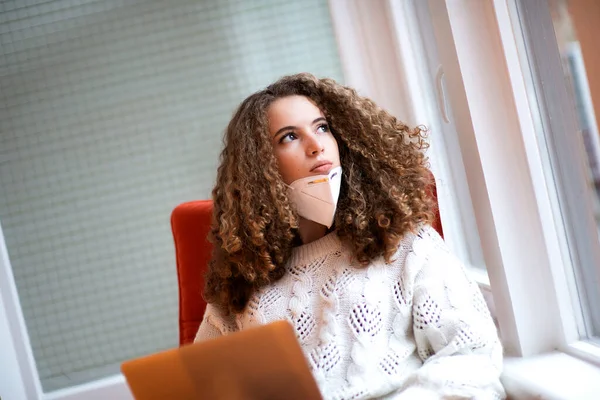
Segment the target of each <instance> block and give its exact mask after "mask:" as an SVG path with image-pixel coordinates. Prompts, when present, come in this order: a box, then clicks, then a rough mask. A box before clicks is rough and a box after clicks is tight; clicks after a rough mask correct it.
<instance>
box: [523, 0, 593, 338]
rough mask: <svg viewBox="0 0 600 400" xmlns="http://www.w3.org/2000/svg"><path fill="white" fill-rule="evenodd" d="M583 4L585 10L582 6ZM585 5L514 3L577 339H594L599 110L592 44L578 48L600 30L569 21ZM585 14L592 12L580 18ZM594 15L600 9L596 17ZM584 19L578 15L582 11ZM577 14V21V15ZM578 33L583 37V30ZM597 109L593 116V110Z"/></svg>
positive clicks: (564, 0) (563, 0) (549, 0)
mask: <svg viewBox="0 0 600 400" xmlns="http://www.w3.org/2000/svg"><path fill="white" fill-rule="evenodd" d="M584 3H585V4H584ZM589 4H591V2H585V1H580V0H544V1H527V0H520V1H518V12H519V18H520V20H521V24H522V27H523V31H524V34H525V48H526V53H527V54H526V56H527V59H528V65H529V69H530V70H529V72H530V73H531V76H532V82H533V87H532V89H531V92H532V93H531V95H532V96H533V98H534V99H535V101H533V102H532V104H535V105H536V106H537V107H536V108H537V111H538V112H539V120H540V127H539V128H540V129H539V132H538V135H539V138H538V139H539V143H540V144H541V146H542V149H544V151H547V153H548V158H547V168H546V172H547V181H548V182H549V187H556V188H557V190H558V195H557V203H558V207H557V212H556V219H557V221H560V224H559V226H564V230H565V232H564V238H565V244H566V246H565V253H566V262H565V264H566V265H567V266H568V268H569V271H568V272H569V273H571V276H572V277H573V281H574V285H573V286H574V287H573V292H574V293H573V296H574V299H575V300H576V301H575V303H576V304H579V305H580V306H581V307H580V309H578V310H576V311H577V312H580V314H581V316H582V321H581V322H582V326H581V334H582V336H583V337H592V336H598V335H600V240H599V229H600V136H599V132H598V125H597V112H595V110H598V107H599V106H600V89H599V86H598V85H597V84H596V86H594V85H591V84H590V83H591V82H592V81H594V82H598V83H600V81H598V76H597V75H595V74H594V75H592V74H590V71H600V58H598V57H597V56H596V54H597V43H593V44H592V45H591V46H590V43H589V42H588V41H581V40H580V39H579V36H578V31H579V32H580V33H583V34H584V35H589V31H588V30H589V29H592V30H595V31H596V33H594V35H596V38H598V37H600V24H599V23H598V21H596V23H595V24H591V25H590V24H587V25H586V21H582V20H579V21H577V20H576V19H574V18H573V17H574V14H573V12H579V13H580V11H581V10H582V7H585V6H586V5H589ZM587 11H591V10H587ZM596 11H597V12H598V13H599V14H597V15H600V7H597V10H596ZM584 12H585V11H584ZM580 14H581V13H580ZM582 29H584V30H582ZM594 104H596V108H594Z"/></svg>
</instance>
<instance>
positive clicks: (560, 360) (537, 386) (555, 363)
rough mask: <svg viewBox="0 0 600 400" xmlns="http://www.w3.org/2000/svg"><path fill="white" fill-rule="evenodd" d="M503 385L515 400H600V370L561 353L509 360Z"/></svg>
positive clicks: (505, 366) (505, 368) (505, 362)
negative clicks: (599, 399)
mask: <svg viewBox="0 0 600 400" xmlns="http://www.w3.org/2000/svg"><path fill="white" fill-rule="evenodd" d="M502 383H503V384H504V387H505V388H506V392H507V393H508V395H509V399H511V400H520V399H544V400H546V399H548V400H559V399H560V400H567V399H578V400H585V399H590V400H591V399H598V398H600V368H599V367H597V366H595V365H592V364H589V363H587V362H585V361H582V360H580V359H578V358H575V357H572V356H570V355H568V354H565V353H560V352H553V353H549V354H543V355H538V356H533V357H527V358H507V359H506V360H505V361H504V373H503V374H502Z"/></svg>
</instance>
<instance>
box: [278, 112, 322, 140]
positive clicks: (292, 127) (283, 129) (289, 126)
mask: <svg viewBox="0 0 600 400" xmlns="http://www.w3.org/2000/svg"><path fill="white" fill-rule="evenodd" d="M321 121H323V122H327V120H326V119H325V117H319V118H317V119H315V120H314V121H313V122H312V123H311V125H314V124H316V123H317V122H321ZM294 129H297V128H296V127H295V126H292V125H288V126H284V127H283V128H280V129H279V130H278V131H277V132H275V134H274V135H273V139H274V138H276V137H277V136H279V135H280V134H281V133H283V132H284V131H293V130H294Z"/></svg>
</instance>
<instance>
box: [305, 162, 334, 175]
mask: <svg viewBox="0 0 600 400" xmlns="http://www.w3.org/2000/svg"><path fill="white" fill-rule="evenodd" d="M332 165H333V164H332V163H324V164H320V165H319V166H317V167H315V168H313V169H312V170H310V172H317V173H319V174H326V173H328V172H329V171H330V170H331V166H332Z"/></svg>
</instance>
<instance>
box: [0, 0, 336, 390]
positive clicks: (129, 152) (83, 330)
mask: <svg viewBox="0 0 600 400" xmlns="http://www.w3.org/2000/svg"><path fill="white" fill-rule="evenodd" d="M0 24H1V25H0V46H1V52H0V93H1V94H0V188H1V189H0V220H1V221H2V228H3V230H4V235H5V240H6V246H7V248H8V251H9V256H10V261H11V264H12V267H13V272H14V276H15V281H16V285H17V288H18V292H19V297H20V300H21V305H22V309H23V313H24V316H25V320H26V324H27V328H28V331H29V335H30V339H31V345H32V348H33V353H34V357H35V360H36V363H37V366H38V371H39V374H40V379H41V382H42V386H43V389H44V391H51V390H54V389H58V388H62V387H66V386H71V385H74V384H77V383H81V382H84V381H89V380H94V379H96V378H98V377H102V376H108V375H112V374H115V373H117V372H118V371H119V366H120V363H121V362H122V361H123V360H125V359H129V358H132V357H136V356H140V355H143V354H149V353H152V352H156V351H159V350H162V349H167V348H171V347H175V346H177V345H178V325H177V315H178V314H177V280H176V273H175V258H174V254H175V253H174V248H173V245H172V243H173V239H172V235H171V230H170V225H169V217H170V213H171V211H172V210H173V208H174V207H175V206H176V205H177V204H179V203H181V202H184V201H189V200H195V199H206V198H210V191H211V190H212V186H213V184H214V179H215V176H216V166H217V163H218V154H219V152H220V150H221V143H222V142H221V137H222V132H223V130H224V128H225V126H226V124H227V122H228V120H229V118H230V117H231V114H232V112H233V111H234V108H235V107H236V106H237V105H238V104H239V102H240V101H241V100H242V99H243V98H244V97H246V96H247V95H249V94H250V93H252V92H254V91H256V90H258V89H261V88H262V87H263V86H265V85H267V84H268V83H270V82H271V81H273V80H275V79H277V78H278V77H280V76H282V75H285V74H290V73H296V72H303V71H311V72H313V73H314V74H315V75H317V76H328V77H332V78H335V79H338V80H342V73H341V68H340V62H339V57H338V54H337V49H336V44H335V37H334V35H333V31H332V26H331V18H330V13H329V7H328V4H327V2H326V1H324V0H303V1H301V2H290V1H287V0H262V1H243V0H218V1H217V0H203V1H192V0H175V1H168V2H167V1H162V0H140V1H135V0H98V1H93V0H52V1H43V0H40V1H2V2H0Z"/></svg>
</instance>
